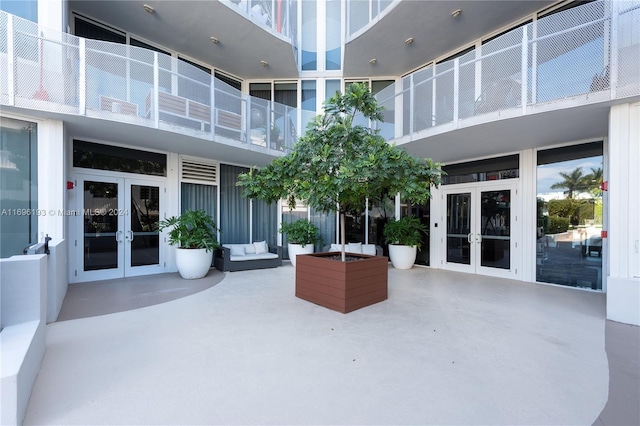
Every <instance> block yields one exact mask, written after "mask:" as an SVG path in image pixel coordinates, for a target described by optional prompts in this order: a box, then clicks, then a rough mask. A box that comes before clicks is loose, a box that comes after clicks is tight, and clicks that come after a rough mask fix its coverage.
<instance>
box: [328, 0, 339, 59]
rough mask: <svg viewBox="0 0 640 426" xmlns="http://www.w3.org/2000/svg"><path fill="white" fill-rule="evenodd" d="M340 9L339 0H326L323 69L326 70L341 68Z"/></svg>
mask: <svg viewBox="0 0 640 426" xmlns="http://www.w3.org/2000/svg"><path fill="white" fill-rule="evenodd" d="M341 10H342V5H341V1H340V0H326V13H327V22H326V31H325V42H326V54H325V61H326V64H325V69H326V70H327V71H331V70H340V69H342V53H341V47H340V46H341V45H342V38H341V34H342V31H341V27H340V25H341V24H340V22H341V19H340V18H341Z"/></svg>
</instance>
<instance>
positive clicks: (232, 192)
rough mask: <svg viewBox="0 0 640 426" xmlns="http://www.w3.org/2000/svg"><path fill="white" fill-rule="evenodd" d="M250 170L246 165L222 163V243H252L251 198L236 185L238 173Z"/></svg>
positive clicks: (220, 225) (220, 226)
mask: <svg viewBox="0 0 640 426" xmlns="http://www.w3.org/2000/svg"><path fill="white" fill-rule="evenodd" d="M247 171H249V169H247V168H245V167H237V166H229V165H227V164H221V165H220V224H219V226H218V227H219V228H220V229H221V231H222V233H221V235H220V242H221V243H229V244H233V243H250V242H251V241H249V199H247V198H245V197H243V196H242V188H241V187H239V186H236V182H237V181H238V175H239V174H240V173H244V172H247Z"/></svg>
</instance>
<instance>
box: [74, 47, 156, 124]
mask: <svg viewBox="0 0 640 426" xmlns="http://www.w3.org/2000/svg"><path fill="white" fill-rule="evenodd" d="M127 50H128V47H127V46H126V45H120V44H114V43H107V42H103V41H98V40H89V39H87V40H86V68H85V72H86V97H85V105H86V107H87V109H91V110H95V111H108V112H121V110H122V102H129V103H132V102H131V99H130V97H129V93H128V90H127V86H128V84H127V78H128V72H127V70H128V69H129V65H130V64H129V63H128V61H127V59H126V57H127ZM152 81H153V79H152ZM136 115H137V114H136Z"/></svg>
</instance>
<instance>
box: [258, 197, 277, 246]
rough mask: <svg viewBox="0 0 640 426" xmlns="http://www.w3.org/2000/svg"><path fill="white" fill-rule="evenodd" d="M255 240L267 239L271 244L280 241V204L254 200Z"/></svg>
mask: <svg viewBox="0 0 640 426" xmlns="http://www.w3.org/2000/svg"><path fill="white" fill-rule="evenodd" d="M252 226H253V241H266V242H267V244H269V246H275V245H277V243H278V206H277V205H276V204H275V203H273V204H271V205H269V204H267V203H266V202H264V201H259V200H253V216H252Z"/></svg>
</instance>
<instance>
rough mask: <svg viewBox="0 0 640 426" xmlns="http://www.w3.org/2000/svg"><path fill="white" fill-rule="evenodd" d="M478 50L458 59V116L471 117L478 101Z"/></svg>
mask: <svg viewBox="0 0 640 426" xmlns="http://www.w3.org/2000/svg"><path fill="white" fill-rule="evenodd" d="M475 57H476V51H475V50H473V51H471V52H467V53H465V54H464V55H462V56H461V57H460V58H459V59H458V61H459V64H460V70H459V71H458V72H459V80H458V118H467V117H471V116H472V115H473V114H474V112H475V109H474V106H475V101H476V98H477V96H476V61H475V60H474V59H475Z"/></svg>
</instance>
